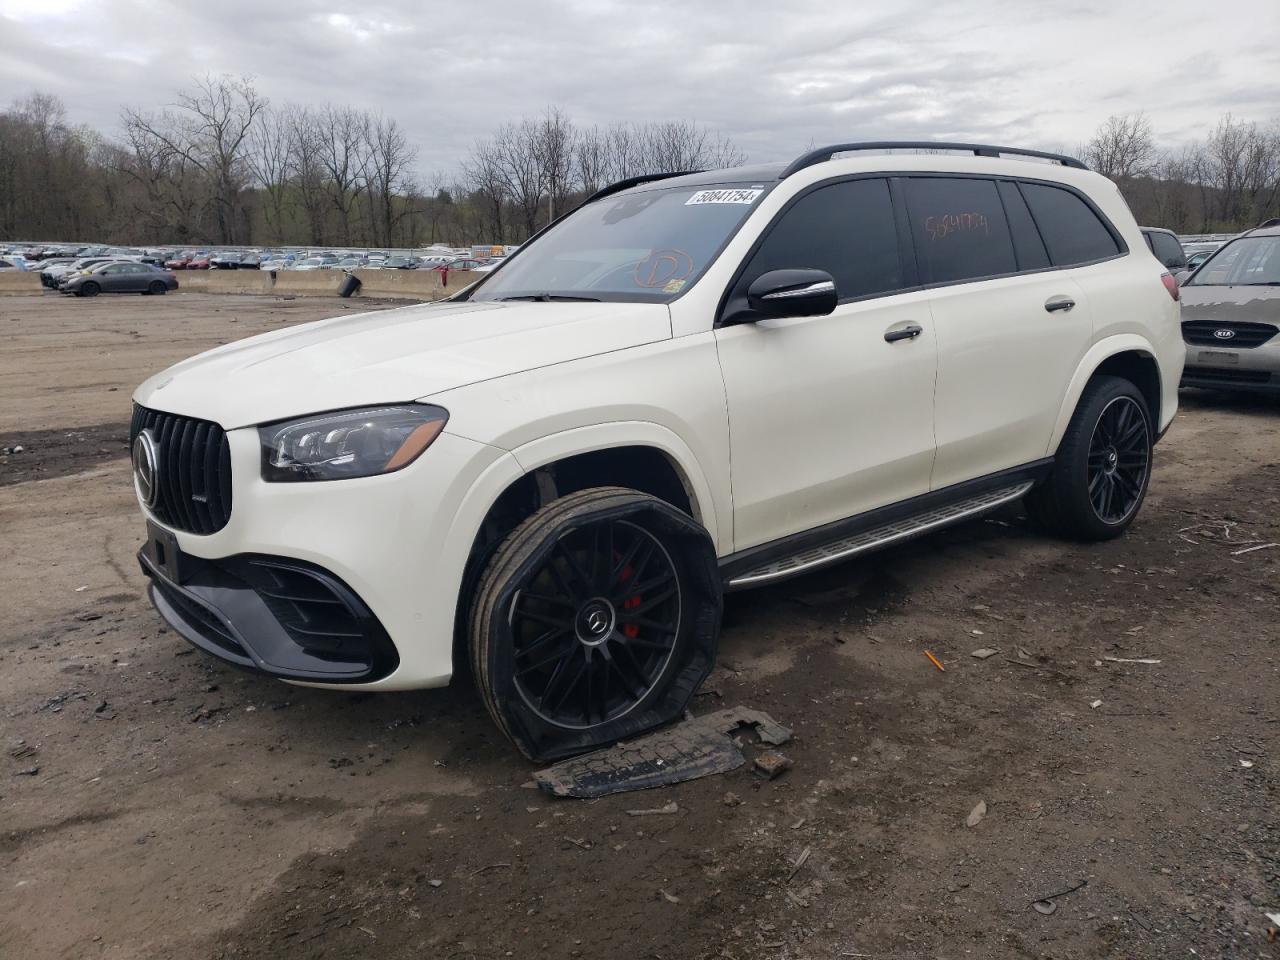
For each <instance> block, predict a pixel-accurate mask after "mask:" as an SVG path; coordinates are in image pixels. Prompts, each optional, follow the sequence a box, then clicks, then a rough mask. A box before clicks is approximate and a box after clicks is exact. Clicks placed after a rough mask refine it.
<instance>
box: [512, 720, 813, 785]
mask: <svg viewBox="0 0 1280 960" xmlns="http://www.w3.org/2000/svg"><path fill="white" fill-rule="evenodd" d="M743 727H747V728H750V729H753V730H754V731H755V733H756V736H757V737H759V738H760V740H761V742H763V743H767V744H771V745H773V746H777V745H779V744H783V743H786V742H787V741H789V740H790V739H791V731H790V730H788V729H787V728H786V727H784V726H782V725H781V724H779V723H777V722H776V721H775V720H774V719H773V718H772V717H771V716H769V715H768V714H767V713H763V712H761V711H759V710H751V709H749V708H746V707H735V708H730V709H728V710H719V711H717V712H715V713H709V714H707V715H706V716H704V717H694V718H693V719H690V720H686V721H684V722H683V723H679V724H676V725H675V726H673V727H668V728H667V729H665V730H659V731H657V732H656V733H651V734H649V735H648V736H644V737H640V738H639V739H636V740H631V741H628V742H626V743H619V744H615V745H614V746H612V747H608V748H607V749H604V750H597V751H595V752H594V753H588V754H584V755H583V756H580V757H574V758H572V759H570V760H564V761H562V762H560V763H557V764H555V765H554V766H551V767H547V768H546V769H545V770H539V771H538V772H537V773H535V774H534V775H533V780H534V783H536V784H537V785H538V786H539V787H540V788H541V789H542V790H544V791H546V792H547V793H550V794H552V795H553V796H557V797H580V798H592V797H604V796H608V795H609V794H611V793H625V792H627V791H629V790H647V789H649V788H651V787H663V786H667V785H669V784H672V783H682V782H683V781H685V780H696V779H698V778H699V777H709V776H711V775H712V774H718V773H728V772H729V771H730V770H736V769H737V768H738V767H740V766H742V765H743V764H744V763H746V758H745V757H743V755H742V751H741V750H740V749H738V746H737V744H736V743H734V741H733V734H734V733H736V732H737V731H738V730H739V729H741V728H743Z"/></svg>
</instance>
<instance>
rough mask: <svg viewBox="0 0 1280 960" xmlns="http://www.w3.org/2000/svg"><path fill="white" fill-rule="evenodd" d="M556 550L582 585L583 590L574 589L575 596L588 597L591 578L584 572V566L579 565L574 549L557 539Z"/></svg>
mask: <svg viewBox="0 0 1280 960" xmlns="http://www.w3.org/2000/svg"><path fill="white" fill-rule="evenodd" d="M556 552H557V553H559V554H560V556H561V557H562V558H563V559H564V562H565V564H566V565H567V566H568V568H569V574H570V576H571V577H573V578H574V579H576V580H577V581H578V583H579V584H581V585H582V588H583V590H582V592H581V593H579V592H577V591H574V596H576V597H581V598H582V599H584V600H585V599H586V598H588V597H590V596H591V593H592V590H591V578H590V577H589V576H587V574H585V573H583V571H582V567H580V566H579V565H578V558H577V557H575V556H574V555H573V551H572V550H570V549H569V548H568V547H566V546H565V545H564V541H563V540H557V541H556Z"/></svg>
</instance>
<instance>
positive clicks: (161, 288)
mask: <svg viewBox="0 0 1280 960" xmlns="http://www.w3.org/2000/svg"><path fill="white" fill-rule="evenodd" d="M167 289H169V288H168V287H166V286H165V285H164V281H163V280H152V281H151V286H149V287H148V288H147V292H148V293H150V294H151V295H152V296H154V297H158V296H161V295H162V294H163V293H164V292H165V291H166V290H167Z"/></svg>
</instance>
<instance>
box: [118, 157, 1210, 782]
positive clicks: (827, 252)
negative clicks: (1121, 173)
mask: <svg viewBox="0 0 1280 960" xmlns="http://www.w3.org/2000/svg"><path fill="white" fill-rule="evenodd" d="M889 151H893V152H889ZM1177 300H1178V287H1177V284H1176V283H1174V281H1173V278H1172V277H1171V276H1170V275H1169V273H1168V272H1167V271H1166V270H1165V268H1164V267H1163V266H1162V265H1161V264H1160V262H1159V261H1158V260H1157V259H1156V258H1155V257H1154V256H1153V255H1152V252H1151V250H1150V249H1149V248H1148V246H1147V244H1146V242H1145V240H1144V239H1143V235H1142V233H1141V231H1140V230H1139V227H1138V225H1137V224H1136V223H1135V222H1134V220H1133V217H1132V215H1131V214H1130V213H1129V210H1128V208H1127V206H1126V205H1125V202H1124V200H1123V199H1122V198H1121V196H1120V193H1119V191H1118V190H1117V189H1116V187H1115V185H1114V184H1113V183H1111V182H1110V181H1108V180H1106V179H1104V178H1103V177H1101V176H1099V175H1097V174H1095V173H1092V172H1090V171H1089V170H1087V169H1086V168H1085V167H1084V166H1083V165H1082V164H1081V163H1080V162H1079V161H1077V160H1074V159H1071V158H1068V157H1062V156H1056V155H1053V154H1044V153H1038V152H1035V151H1028V150H1016V149H1009V148H1001V147H986V146H974V145H969V144H946V143H899V142H894V143H872V144H865V143H861V144H860V143H853V144H837V145H834V146H830V147H825V148H822V149H819V150H814V151H811V152H809V153H806V154H805V155H804V156H802V157H799V158H798V159H796V160H794V161H793V162H791V163H786V164H774V165H765V166H752V167H740V168H736V169H729V170H714V171H708V172H702V173H693V174H687V173H685V174H661V175H652V176H644V177H635V178H631V179H629V180H625V181H622V182H620V183H616V184H614V185H612V186H610V187H607V188H605V189H603V190H601V191H599V192H598V193H596V194H595V195H594V196H592V197H591V198H589V199H588V200H587V201H586V202H585V203H583V204H582V205H581V206H580V207H578V208H577V209H576V210H574V211H573V212H571V213H570V214H568V215H567V216H565V217H563V218H561V219H560V220H558V221H556V223H554V224H553V225H552V226H551V227H550V228H549V229H547V230H545V231H543V232H542V233H540V234H539V235H538V236H537V237H536V238H535V239H534V240H533V241H531V242H529V243H526V244H524V245H523V246H521V247H520V249H519V250H518V251H517V252H516V253H514V254H512V255H511V256H509V257H507V258H506V259H505V260H504V261H503V262H502V264H501V265H500V266H499V267H498V269H496V270H494V271H493V272H491V273H489V274H486V275H485V276H484V277H483V278H481V279H480V280H478V281H477V282H474V283H472V284H471V285H470V286H468V287H466V288H465V289H463V290H462V291H461V292H460V293H458V294H456V295H454V296H453V297H452V298H450V299H449V300H447V301H444V302H439V303H434V304H423V305H418V306H409V307H404V308H401V309H397V310H391V311H386V312H379V313H370V314H364V315H360V316H345V317H338V318H334V319H331V320H324V321H320V322H317V323H312V324H307V325H302V326H298V327H293V328H290V329H283V330H278V331H273V332H271V333H267V334H264V335H261V336H257V337H253V338H250V339H248V340H243V341H240V342H238V343H233V344H229V345H226V346H222V347H219V348H217V349H214V350H211V351H209V352H208V353H205V354H203V355H201V356H198V357H195V358H194V359H191V360H187V361H185V362H182V363H179V364H177V365H176V366H174V367H171V368H170V369H168V370H166V371H164V372H163V373H160V374H158V375H156V376H154V377H152V378H151V379H149V380H147V381H146V382H145V383H144V384H142V386H141V387H139V388H138V390H137V392H136V393H135V394H134V401H135V404H136V405H135V409H134V416H133V424H132V429H131V438H132V445H133V446H132V450H133V464H134V480H135V486H136V490H137V494H138V497H139V499H140V501H141V503H142V507H143V510H144V513H145V516H146V525H147V538H146V543H145V545H144V546H143V548H142V550H141V551H140V554H139V559H140V561H141V564H142V568H143V571H144V572H145V574H146V575H147V577H148V578H150V581H151V582H150V588H149V589H150V595H151V598H152V600H153V602H154V603H155V606H156V607H157V609H158V610H159V612H160V614H161V616H162V617H163V618H164V619H165V620H166V621H167V622H168V623H169V624H171V625H172V626H173V627H174V629H175V630H176V631H177V632H178V633H180V634H181V635H182V636H183V637H185V638H186V639H187V640H188V641H190V642H191V643H193V644H195V645H196V646H197V647H199V648H201V649H202V650H204V651H206V652H207V653H210V654H212V655H213V656H215V657H219V658H221V659H222V660H225V661H227V662H230V663H233V664H237V665H239V666H241V667H245V668H247V669H251V670H257V671H261V672H264V673H267V674H270V675H273V676H276V677H279V678H281V679H283V680H286V681H289V682H292V683H301V684H308V685H314V686H324V687H330V688H334V689H342V690H372V691H378V690H404V689H410V688H419V687H435V686H440V685H442V684H445V683H448V682H449V680H450V678H451V677H452V676H453V675H454V674H455V672H456V671H457V669H458V667H459V662H460V661H461V660H469V662H470V667H471V672H472V674H473V676H474V678H475V681H476V683H477V685H478V687H479V690H480V693H481V696H482V699H483V700H484V702H485V704H486V706H487V707H488V710H489V712H490V713H491V714H492V716H493V719H494V720H495V721H496V723H497V725H498V726H499V727H500V728H501V730H502V731H503V732H504V733H505V734H506V735H507V736H508V737H509V738H510V739H511V740H512V741H513V742H514V743H515V745H516V746H517V747H518V748H519V749H520V750H521V751H522V752H523V753H524V754H525V755H527V756H528V757H530V758H534V759H537V760H546V759H550V758H556V757H562V756H567V755H571V754H573V753H576V752H580V751H584V750H588V749H591V748H594V747H598V746H600V745H603V744H608V743H611V742H614V741H617V740H620V739H624V738H628V737H632V736H634V735H636V734H639V733H641V732H643V731H645V730H648V729H650V728H653V727H655V726H657V725H660V724H663V723H666V722H668V721H671V720H673V719H675V718H678V717H679V716H680V715H681V714H682V711H683V710H684V708H685V706H686V705H687V704H688V702H689V700H690V697H691V696H692V695H693V693H694V691H695V690H696V689H697V687H698V685H699V684H700V683H701V682H702V681H703V679H704V678H705V677H706V676H707V673H708V671H709V670H710V669H711V667H712V664H713V662H714V660H715V657H716V647H717V637H718V634H719V631H720V619H721V609H722V599H723V595H724V593H725V591H728V590H738V589H743V588H748V587H754V586H759V585H762V584H770V583H775V582H778V581H780V580H783V579H785V578H787V577H791V576H795V575H797V574H802V573H804V572H806V571H810V570H814V569H817V568H819V567H822V566H825V565H827V564H831V563H836V562H838V561H841V560H844V559H847V558H849V557H854V556H857V555H860V554H862V553H864V552H866V551H868V550H872V549H875V548H878V547H883V546H885V545H888V544H893V543H899V542H901V541H903V540H905V539H907V538H909V537H913V536H917V535H920V534H924V533H927V532H929V531H931V530H935V529H937V528H939V527H942V526H945V525H947V524H950V523H954V522H956V521H959V520H963V519H965V518H969V517H974V516H978V515H979V514H982V513H984V512H986V511H989V510H992V509H994V508H996V507H999V506H1001V505H1002V504H1010V503H1014V502H1016V501H1019V500H1022V501H1025V503H1026V506H1027V509H1028V510H1029V511H1030V513H1031V514H1032V516H1033V517H1034V518H1035V519H1036V520H1037V521H1039V522H1040V523H1041V524H1043V525H1044V526H1045V527H1046V528H1047V529H1049V530H1051V531H1054V532H1056V533H1058V534H1060V535H1063V536H1066V537H1071V538H1075V539H1079V540H1085V541H1096V540H1104V539H1107V538H1110V537H1115V536H1117V535H1119V534H1120V533H1122V532H1123V531H1124V530H1125V529H1126V528H1127V527H1128V526H1129V525H1130V524H1131V523H1132V522H1133V520H1134V517H1135V516H1136V515H1137V513H1138V511H1139V509H1140V507H1141V504H1142V502H1143V497H1144V495H1145V493H1146V490H1147V484H1148V482H1149V480H1150V476H1151V457H1152V445H1153V444H1154V443H1155V441H1156V439H1157V438H1158V437H1159V436H1160V435H1161V434H1162V432H1163V431H1164V430H1165V428H1166V427H1167V426H1168V425H1169V423H1170V422H1171V421H1172V419H1173V416H1174V412H1175V410H1176V408H1177V386H1178V380H1179V377H1180V376H1181V373H1182V364H1183V358H1184V355H1185V354H1184V349H1183V344H1182V339H1181V334H1180V329H1179V325H1178V321H1179V305H1178V302H1177Z"/></svg>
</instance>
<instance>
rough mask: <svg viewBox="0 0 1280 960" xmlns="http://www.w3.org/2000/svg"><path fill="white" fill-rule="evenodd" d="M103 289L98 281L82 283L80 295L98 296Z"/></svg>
mask: <svg viewBox="0 0 1280 960" xmlns="http://www.w3.org/2000/svg"><path fill="white" fill-rule="evenodd" d="M101 290H102V288H101V287H99V286H98V285H97V284H96V283H85V284H81V286H80V296H82V297H96V296H97V295H98V294H99V292H101Z"/></svg>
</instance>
